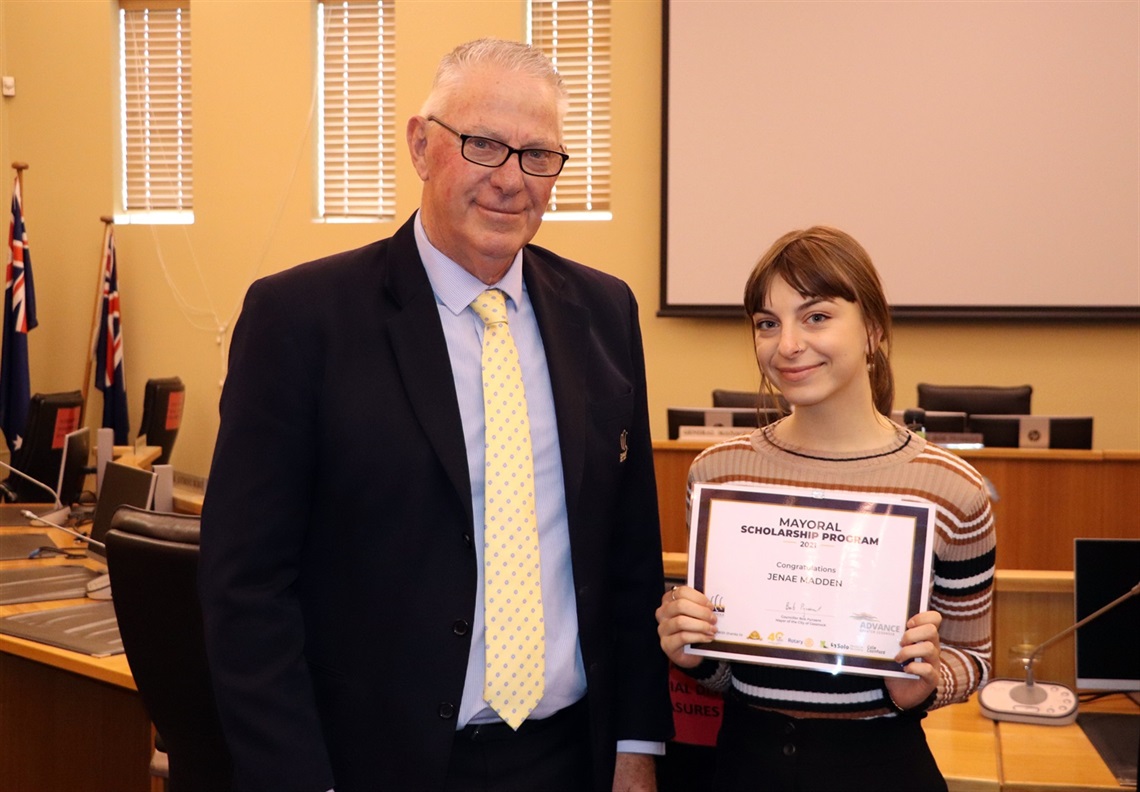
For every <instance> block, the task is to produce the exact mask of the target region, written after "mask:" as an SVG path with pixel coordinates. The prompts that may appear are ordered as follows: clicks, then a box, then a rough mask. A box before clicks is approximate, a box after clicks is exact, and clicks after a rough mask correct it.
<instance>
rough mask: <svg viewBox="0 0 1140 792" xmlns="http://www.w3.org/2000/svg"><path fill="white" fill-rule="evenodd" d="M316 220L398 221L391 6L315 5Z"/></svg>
mask: <svg viewBox="0 0 1140 792" xmlns="http://www.w3.org/2000/svg"><path fill="white" fill-rule="evenodd" d="M317 7H318V15H317V16H318V20H319V21H318V25H319V31H318V36H317V42H318V44H317V46H318V47H319V49H320V52H319V53H318V57H317V63H318V68H319V69H320V74H319V75H318V79H317V90H318V103H319V105H320V128H319V134H318V146H319V157H318V160H319V164H320V167H319V174H318V191H317V195H318V198H317V200H318V208H317V211H318V214H319V216H320V217H322V218H324V219H326V220H350V219H391V218H392V217H394V216H395V201H396V185H395V179H396V165H395V142H394V134H393V119H392V116H393V109H394V105H395V95H396V89H395V43H394V39H395V13H394V10H393V0H336V2H331V0H330V1H326V2H321V3H318V4H317Z"/></svg>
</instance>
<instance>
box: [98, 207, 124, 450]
mask: <svg viewBox="0 0 1140 792" xmlns="http://www.w3.org/2000/svg"><path fill="white" fill-rule="evenodd" d="M102 306H103V307H102V310H101V312H100V315H99V328H98V341H97V342H96V345H95V387H96V388H98V389H99V390H101V391H103V426H104V427H109V428H111V429H114V430H115V445H126V444H127V433H128V432H129V431H130V420H129V419H128V417H127V383H126V380H125V378H124V376H123V324H122V316H121V315H120V313H119V269H118V266H117V264H116V263H115V227H114V226H109V227H108V228H107V234H106V238H105V240H104V243H103V299H102Z"/></svg>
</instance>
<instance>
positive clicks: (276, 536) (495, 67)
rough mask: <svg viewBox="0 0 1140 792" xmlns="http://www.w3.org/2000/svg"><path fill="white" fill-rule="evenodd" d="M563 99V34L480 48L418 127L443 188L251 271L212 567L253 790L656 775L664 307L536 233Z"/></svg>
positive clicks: (661, 701) (423, 161)
mask: <svg viewBox="0 0 1140 792" xmlns="http://www.w3.org/2000/svg"><path fill="white" fill-rule="evenodd" d="M565 108H566V96H565V91H564V89H563V87H562V85H561V80H560V79H559V77H558V75H557V73H556V72H555V71H554V69H553V68H552V67H551V65H550V63H549V61H548V60H547V59H546V58H545V57H544V56H543V55H541V53H539V52H537V51H536V50H534V49H532V48H530V47H527V46H525V45H521V44H517V43H512V42H505V41H497V40H480V41H476V42H471V43H469V44H466V45H463V46H461V47H459V48H457V49H456V50H455V51H453V52H452V53H450V54H449V55H448V56H447V57H445V58H444V60H443V62H442V63H441V65H440V68H439V71H438V73H437V75H436V80H435V83H434V85H433V88H432V91H431V93H430V95H429V97H428V99H427V101H426V103H425V105H424V107H423V110H422V112H421V114H420V115H418V116H415V117H414V118H412V119H411V120H410V121H409V122H408V126H407V140H408V145H409V148H410V150H411V156H412V160H413V162H414V164H415V168H416V172H417V173H418V174H419V176H420V178H421V179H422V181H423V194H422V200H421V205H420V210H419V212H417V213H416V214H415V215H414V216H413V217H412V218H411V219H410V220H409V221H408V222H407V223H405V224H404V226H403V227H402V228H400V229H399V230H398V231H397V232H396V234H395V235H394V236H392V237H391V238H389V239H384V240H380V241H378V242H375V243H373V244H371V245H369V246H367V247H364V248H360V249H358V250H354V251H349V252H346V253H341V254H338V255H334V256H330V257H328V258H326V259H322V260H320V261H316V262H310V263H308V264H304V265H301V266H298V267H294V268H293V269H290V270H287V271H285V272H282V273H279V274H276V275H273V276H270V277H268V278H264V279H262V280H261V281H258V282H257V283H255V284H254V285H253V286H252V287H251V288H250V290H249V294H248V296H247V298H246V301H245V306H244V308H243V311H242V317H241V320H240V322H239V323H238V325H237V327H236V329H235V333H234V339H233V345H232V349H231V364H230V375H229V378H228V380H227V382H226V387H225V391H224V394H223V396H222V404H221V413H222V423H221V430H220V432H219V435H218V441H217V446H216V452H215V456H214V462H213V468H212V470H211V475H210V486H209V490H208V494H207V497H206V503H205V511H204V514H203V521H202V567H201V575H200V589H201V595H202V604H203V610H204V617H205V626H206V637H207V644H208V650H209V654H210V660H211V667H212V673H213V676H214V684H215V689H216V693H217V699H218V707H219V710H220V714H221V716H222V721H223V724H224V727H225V730H226V737H227V740H228V743H229V746H230V749H231V752H232V754H233V758H234V764H235V772H236V779H235V780H236V785H237V787H238V788H242V789H245V788H251V789H253V788H257V789H273V790H281V789H298V790H304V789H311V790H326V789H329V788H331V787H334V786H335V788H336V789H337V790H338V791H340V792H343V790H350V789H488V790H490V789H530V790H540V789H541V790H555V789H566V790H581V789H610V788H614V789H651V788H652V787H653V760H652V756H651V754H652V753H654V752H655V751H658V750H659V749H660V744H661V742H662V741H663V740H665V739H666V738H667V737H668V736H669V735H670V734H671V730H672V721H671V709H670V707H669V701H668V689H667V682H666V665H665V662H664V658H663V656H662V655H661V653H660V651H659V650H658V649H657V636H656V626H655V622H654V618H653V611H654V608H655V607H656V603H657V602H658V600H659V598H660V593H661V590H662V570H661V552H660V551H661V548H660V539H659V533H658V521H657V506H656V503H657V502H656V491H655V484H654V476H653V460H652V451H651V446H650V438H649V427H648V418H647V408H646V390H645V371H644V361H643V355H642V346H641V336H640V331H639V327H638V314H637V304H636V301H635V300H634V297H633V294H632V293H631V292H630V290H629V288H628V287H627V286H626V285H625V284H624V283H622V282H621V281H619V280H617V279H616V278H613V277H611V276H609V275H605V274H603V273H600V272H598V271H596V270H592V269H589V268H587V267H584V266H582V265H580V264H577V263H574V262H572V261H568V260H566V259H564V258H561V257H559V256H557V255H555V254H553V253H551V252H550V251H548V250H544V249H542V248H539V247H536V246H533V245H530V244H529V243H530V240H531V239H532V238H533V236H534V234H535V232H536V231H537V230H538V227H539V225H540V224H541V222H542V216H543V212H544V211H545V209H546V205H547V201H548V199H549V197H550V192H551V189H552V188H553V186H554V182H555V178H556V177H557V175H558V173H559V172H560V171H561V169H562V165H563V162H564V161H565V159H566V155H565V153H564V147H563V142H562V120H563V116H564V113H565ZM491 287H493V288H491Z"/></svg>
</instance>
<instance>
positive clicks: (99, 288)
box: [80, 215, 115, 422]
mask: <svg viewBox="0 0 1140 792" xmlns="http://www.w3.org/2000/svg"><path fill="white" fill-rule="evenodd" d="M99 219H100V220H102V221H103V244H102V245H101V246H100V248H99V279H98V281H96V284H95V309H94V311H93V314H92V316H91V343H90V344H88V345H87V365H86V368H85V370H84V372H83V414H82V415H81V416H80V420H81V422H82V420H83V419H84V417H85V416H86V415H87V393H88V391H89V389H90V386H91V364H92V361H93V360H94V359H95V346H96V345H97V344H98V343H99V317H100V315H101V314H102V308H103V277H104V275H103V269H104V267H105V266H106V257H107V236H108V235H109V234H110V233H111V229H112V228H114V226H115V218H113V217H111V216H110V215H102V216H101V217H100V218H99Z"/></svg>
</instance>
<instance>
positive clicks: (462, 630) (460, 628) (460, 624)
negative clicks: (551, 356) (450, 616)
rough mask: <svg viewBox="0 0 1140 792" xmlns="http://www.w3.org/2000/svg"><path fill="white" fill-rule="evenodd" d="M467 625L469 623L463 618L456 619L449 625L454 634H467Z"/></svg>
mask: <svg viewBox="0 0 1140 792" xmlns="http://www.w3.org/2000/svg"><path fill="white" fill-rule="evenodd" d="M469 627H470V625H469V624H468V623H467V622H465V621H464V620H463V619H456V620H455V622H454V623H453V624H452V625H451V631H452V632H453V633H455V634H456V635H467V630H468V628H469Z"/></svg>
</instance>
